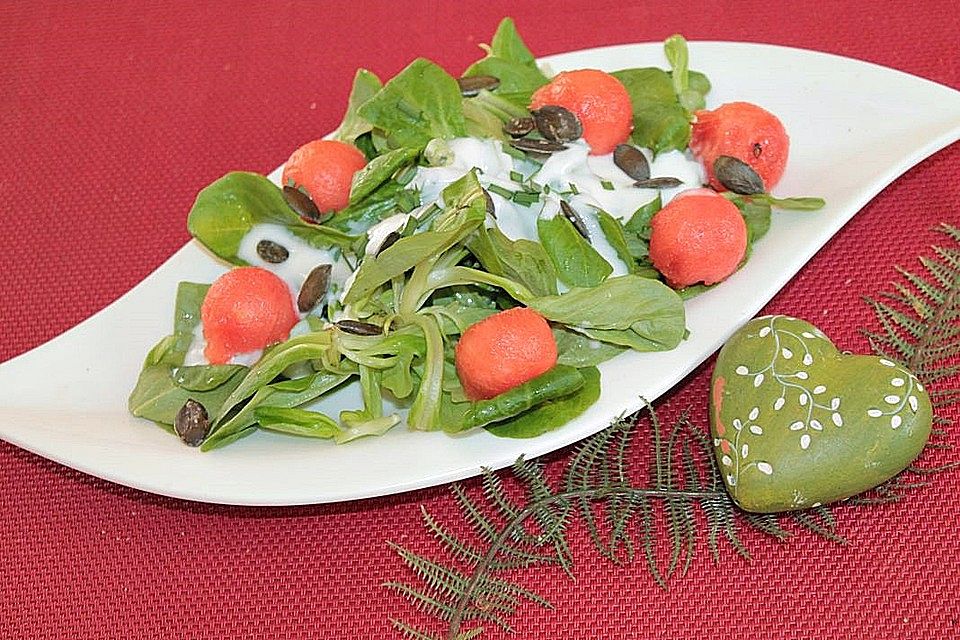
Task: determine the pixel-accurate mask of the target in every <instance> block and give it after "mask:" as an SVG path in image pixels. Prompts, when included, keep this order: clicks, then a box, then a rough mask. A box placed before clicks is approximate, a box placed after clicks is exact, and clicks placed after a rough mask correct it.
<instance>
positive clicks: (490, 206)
mask: <svg viewBox="0 0 960 640" xmlns="http://www.w3.org/2000/svg"><path fill="white" fill-rule="evenodd" d="M483 200H484V202H485V203H486V207H487V213H488V214H489V215H490V216H491V217H492V218H493V219H494V220H496V219H497V207H496V205H494V203H493V198H492V197H490V192H489V191H487V190H486V189H483Z"/></svg>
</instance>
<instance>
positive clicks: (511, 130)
mask: <svg viewBox="0 0 960 640" xmlns="http://www.w3.org/2000/svg"><path fill="white" fill-rule="evenodd" d="M536 126H537V125H536V123H534V121H533V118H513V119H511V120H508V121H507V122H505V123H504V125H503V132H504V133H505V134H507V135H508V136H513V137H514V138H522V137H523V136H525V135H527V134H528V133H530V132H531V131H533V130H534V128H535V127H536Z"/></svg>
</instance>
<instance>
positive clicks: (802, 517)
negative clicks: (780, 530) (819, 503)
mask: <svg viewBox="0 0 960 640" xmlns="http://www.w3.org/2000/svg"><path fill="white" fill-rule="evenodd" d="M823 511H825V512H826V513H830V511H829V509H825V510H823ZM790 519H791V520H793V521H794V522H796V523H797V524H799V525H800V526H802V527H804V528H805V529H808V530H810V531H812V532H813V533H816V534H817V535H819V536H822V537H824V538H826V539H828V540H832V541H833V542H836V543H837V544H847V541H846V539H844V538H843V536H841V535H839V534H837V532H836V531H834V527H835V525H836V521H835V520H834V519H833V517H832V515H831V516H830V517H829V518H824V517H823V514H822V512H821V511H820V510H818V509H810V510H807V511H794V512H793V513H791V514H790Z"/></svg>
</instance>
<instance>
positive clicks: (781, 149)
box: [690, 102, 790, 191]
mask: <svg viewBox="0 0 960 640" xmlns="http://www.w3.org/2000/svg"><path fill="white" fill-rule="evenodd" d="M690 149H691V150H692V151H693V154H694V155H695V156H696V157H697V158H699V159H700V161H701V162H703V165H704V167H705V168H706V170H707V176H708V177H709V179H710V186H712V187H713V188H714V189H716V190H718V191H723V190H724V186H723V185H722V184H720V181H719V180H717V178H716V176H715V175H714V173H713V163H714V162H716V160H717V158H719V157H720V156H731V157H733V158H737V159H738V160H741V161H743V162H746V163H747V164H748V165H750V167H751V168H752V169H753V170H754V171H756V172H757V175H759V176H760V178H761V179H762V180H763V185H764V187H766V190H767V191H770V190H771V189H772V188H773V187H774V186H775V185H776V184H777V183H778V182H779V181H780V178H781V177H783V170H784V168H785V167H786V166H787V155H788V153H789V151H790V138H789V137H788V136H787V130H786V129H784V127H783V123H781V122H780V120H779V119H778V118H777V116H775V115H773V114H772V113H770V112H769V111H767V110H766V109H763V108H762V107H758V106H757V105H755V104H751V103H749V102H729V103H727V104H724V105H721V106H720V107H719V108H717V109H714V110H713V111H708V110H702V111H697V113H696V122H695V123H694V124H693V131H692V132H691V135H690Z"/></svg>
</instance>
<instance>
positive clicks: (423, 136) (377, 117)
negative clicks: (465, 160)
mask: <svg viewBox="0 0 960 640" xmlns="http://www.w3.org/2000/svg"><path fill="white" fill-rule="evenodd" d="M357 114H358V115H359V116H360V117H361V118H363V119H365V120H366V121H367V122H369V123H370V124H371V125H373V127H374V128H375V129H376V130H377V131H378V132H379V133H380V134H381V135H383V136H384V137H385V138H386V141H387V144H388V146H389V147H390V148H392V149H396V148H398V147H411V148H422V147H424V146H426V144H427V143H428V142H430V140H431V139H432V138H456V137H459V136H463V135H466V132H467V130H466V122H465V120H464V117H463V105H462V104H461V97H460V88H459V86H458V85H457V81H456V80H454V79H453V77H452V76H450V74H448V73H447V72H446V71H444V70H443V69H442V68H440V67H439V66H437V65H436V64H434V63H433V62H430V61H429V60H426V59H424V58H418V59H416V60H414V61H413V62H411V63H410V64H409V65H408V66H407V68H405V69H404V70H403V71H401V72H400V73H399V74H397V75H396V76H395V77H394V78H393V79H392V80H390V81H389V82H387V84H385V85H384V86H383V88H382V89H380V91H378V92H377V93H376V94H375V95H374V96H373V97H372V98H370V99H369V100H367V101H366V102H364V103H363V104H362V105H360V107H359V108H358V109H357Z"/></svg>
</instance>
